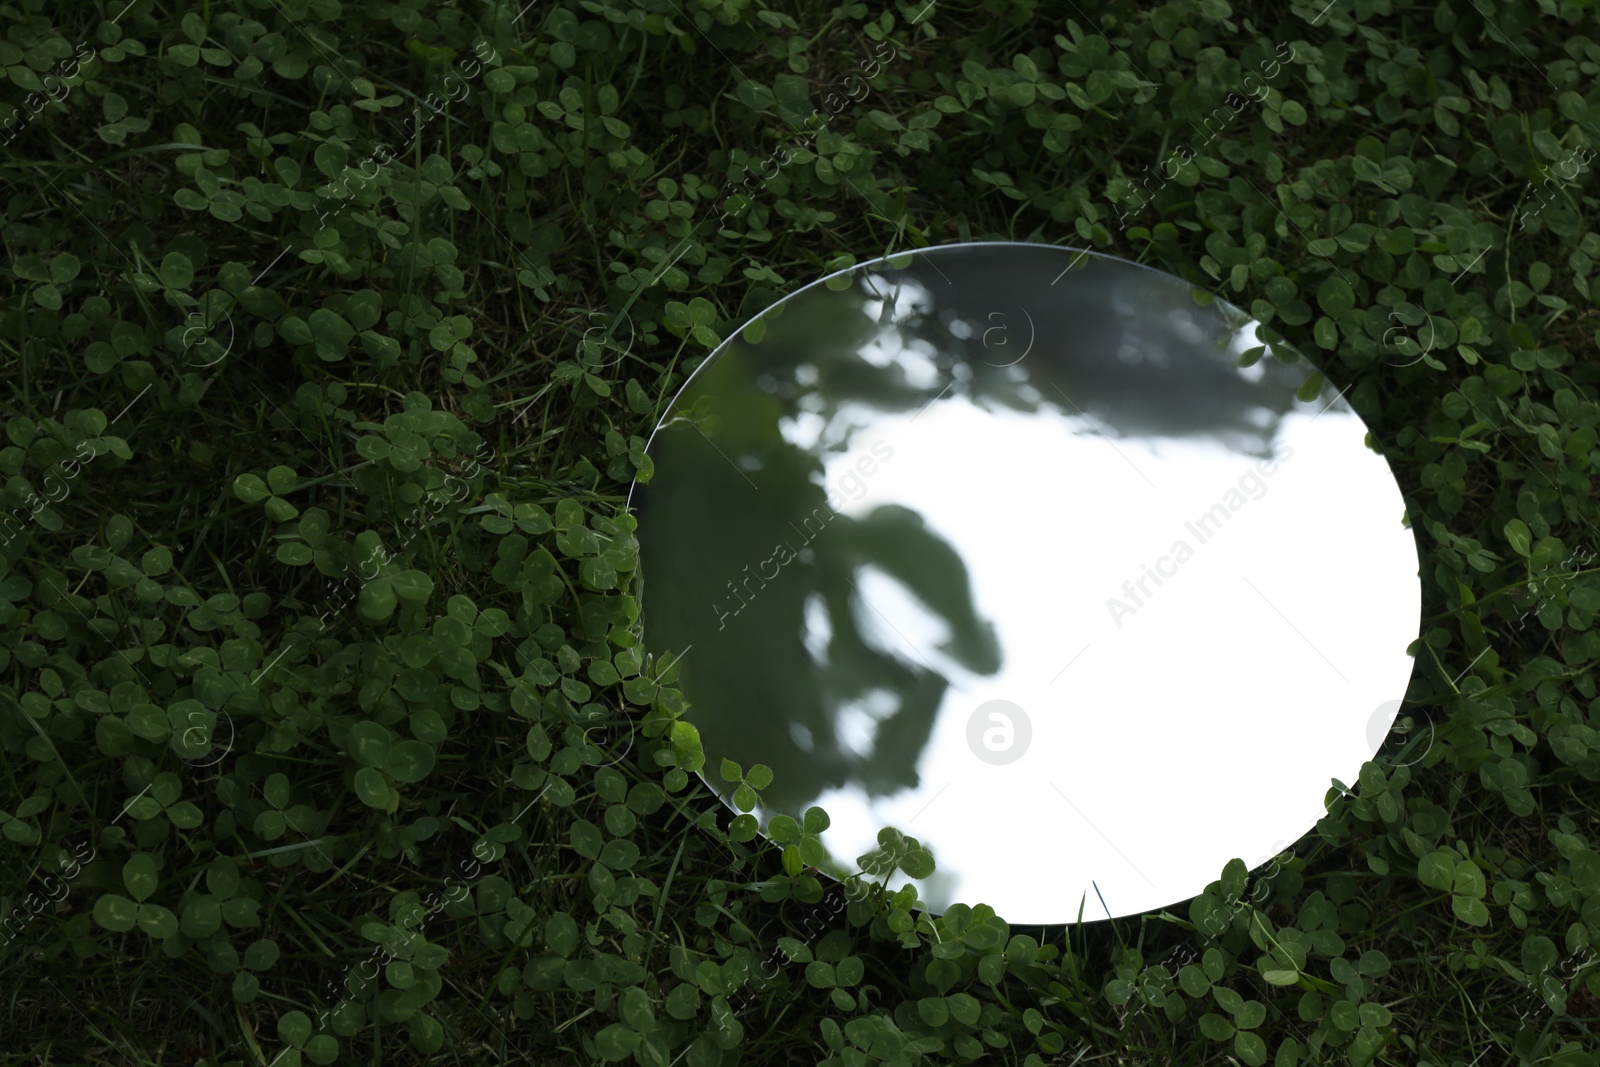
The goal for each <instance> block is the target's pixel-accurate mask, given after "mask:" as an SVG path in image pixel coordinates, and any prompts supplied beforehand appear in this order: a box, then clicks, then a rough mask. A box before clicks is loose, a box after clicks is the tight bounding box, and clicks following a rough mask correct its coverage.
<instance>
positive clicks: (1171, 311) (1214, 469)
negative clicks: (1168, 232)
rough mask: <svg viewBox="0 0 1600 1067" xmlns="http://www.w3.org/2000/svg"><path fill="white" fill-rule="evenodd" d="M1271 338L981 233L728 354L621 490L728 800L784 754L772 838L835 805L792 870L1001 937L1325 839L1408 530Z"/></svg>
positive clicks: (1119, 266) (844, 278) (690, 388)
mask: <svg viewBox="0 0 1600 1067" xmlns="http://www.w3.org/2000/svg"><path fill="white" fill-rule="evenodd" d="M1256 328H1257V323H1256V322H1255V321H1254V320H1253V319H1252V318H1251V317H1250V316H1249V315H1248V314H1247V313H1245V312H1243V311H1241V310H1239V309H1238V308H1235V307H1233V306H1232V305H1229V304H1227V303H1226V302H1224V301H1222V300H1220V299H1218V298H1216V297H1214V296H1212V295H1210V294H1208V293H1206V292H1203V291H1201V290H1198V289H1196V288H1195V287H1194V286H1192V285H1190V284H1189V283H1187V282H1185V281H1182V280H1181V279H1179V278H1176V277H1173V276H1171V275H1168V274H1164V273H1162V272H1160V271H1156V270H1152V269H1150V268H1147V267H1143V266H1139V265H1137V264H1134V263H1131V262H1127V261H1125V260H1120V259H1116V258H1112V257H1108V256H1104V255H1099V254H1095V253H1089V252H1085V251H1079V250H1074V249H1067V248H1058V247H1053V246H1045V245H1033V244H1017V243H978V244H963V245H948V246H941V247H935V248H928V249H922V250H918V251H916V252H913V253H908V254H901V255H895V256H891V257H887V258H883V259H878V260H874V261H871V262H868V263H863V264H860V265H858V266H855V267H852V268H849V269H847V270H844V271H841V272H839V273H836V274H833V275H830V276H828V277H826V278H823V279H821V280H820V281H817V282H815V283H814V284H811V285H809V286H807V287H805V288H804V289H801V290H800V291H798V292H796V293H794V294H792V295H790V296H788V297H785V298H784V299H782V300H780V301H779V302H778V303H776V304H774V305H773V306H771V307H770V308H768V309H767V310H766V311H764V312H762V313H761V314H760V315H759V316H757V317H756V318H755V319H753V320H752V321H751V322H750V323H749V324H748V325H746V326H745V327H744V328H743V329H742V330H741V331H740V332H739V333H738V334H736V335H735V336H733V337H731V338H729V339H728V340H727V341H726V342H725V343H724V344H723V345H722V346H721V347H719V348H718V349H717V350H716V352H714V353H713V354H712V355H711V357H710V358H708V359H707V360H706V361H705V363H704V364H703V365H702V366H701V367H700V368H699V369H698V370H697V371H696V372H695V373H694V374H693V375H692V376H691V377H690V379H689V381H688V382H687V383H686V384H685V385H684V387H683V389H682V390H681V391H680V392H679V394H678V395H677V397H675V398H674V400H673V402H672V403H671V405H670V407H669V408H668V409H667V411H666V412H665V414H664V416H663V417H662V419H661V421H660V424H659V426H658V427H657V429H656V431H655V433H654V435H653V436H652V438H651V440H650V443H649V446H648V452H649V454H650V456H651V457H652V459H653V461H654V476H653V478H652V479H651V480H650V481H649V482H648V484H645V483H638V484H636V485H635V486H634V489H633V492H632V493H631V494H630V500H629V503H630V506H632V507H633V508H634V509H635V511H636V514H637V518H638V522H639V528H638V534H637V536H638V538H639V545H640V553H641V569H640V573H641V577H642V582H643V587H642V599H641V606H642V610H643V620H644V636H645V642H646V647H647V648H648V649H649V650H650V651H651V652H653V653H655V654H656V655H657V656H658V657H660V658H662V659H666V660H672V661H676V662H677V664H678V667H677V670H678V682H677V684H678V687H679V688H680V689H681V690H682V692H683V694H684V697H685V698H686V700H687V701H688V705H689V707H688V710H687V711H686V712H685V713H684V718H685V719H686V720H687V721H688V722H690V723H692V724H693V725H694V726H695V727H696V728H697V729H698V731H699V734H700V739H701V743H702V746H703V748H704V750H705V754H706V763H705V765H704V767H703V768H702V769H701V771H700V774H701V777H702V778H703V779H704V780H705V781H706V782H707V784H708V785H710V786H711V787H712V788H713V789H714V790H715V791H716V792H717V793H718V795H720V796H721V797H722V798H723V800H724V802H725V803H727V804H728V805H729V807H730V808H734V807H735V790H736V783H734V782H728V781H724V780H723V777H722V775H721V773H720V769H721V766H722V761H723V760H725V759H726V760H732V761H734V762H736V763H738V764H739V765H740V767H741V768H742V769H743V770H745V771H748V770H749V769H750V768H752V767H753V766H754V765H757V764H765V765H766V766H768V767H770V768H771V771H772V778H771V781H770V783H766V784H765V786H764V788H760V789H759V793H758V798H757V799H756V803H755V806H754V807H753V808H752V814H753V815H754V816H755V817H756V818H757V819H758V820H759V823H760V826H761V829H762V832H763V833H766V832H767V831H768V829H769V826H770V823H771V820H772V819H773V818H774V817H775V816H779V815H787V816H789V817H791V818H793V819H795V820H796V821H798V822H801V823H803V822H804V815H805V812H806V811H807V809H808V808H810V807H812V806H819V807H821V808H823V809H825V810H826V812H827V814H828V816H829V818H830V820H831V825H830V826H829V827H828V828H827V829H826V831H825V832H822V833H820V834H815V833H808V834H806V844H805V845H804V849H803V852H804V855H805V858H806V860H807V862H808V863H809V864H811V865H813V866H815V867H817V868H819V869H821V870H823V871H825V872H827V873H828V874H831V875H833V876H835V877H844V876H847V875H849V874H850V873H853V872H856V871H859V870H862V869H863V867H865V868H866V869H867V870H869V871H870V872H878V873H880V875H881V877H882V879H884V880H886V882H887V884H888V886H889V887H890V888H891V889H892V888H897V887H899V886H901V885H904V884H905V883H906V882H908V881H914V882H915V884H916V887H917V893H918V896H919V900H920V906H922V907H924V908H926V909H927V910H929V911H931V912H934V913H936V914H937V913H942V912H943V911H944V910H945V909H946V908H948V907H949V906H950V905H951V904H952V903H955V902H957V901H960V902H964V903H966V904H978V903H986V904H989V905H991V906H992V907H994V908H995V910H996V912H997V913H999V914H1000V915H1001V916H1002V917H1004V918H1005V919H1007V920H1008V921H1011V922H1015V923H1030V924H1050V923H1066V922H1073V921H1077V920H1078V918H1079V916H1080V911H1081V914H1082V917H1083V918H1084V919H1090V918H1099V917H1116V916H1124V915H1134V914H1138V913H1140V912H1145V911H1150V910H1154V909H1158V908H1161V907H1164V906H1168V905H1173V904H1177V903H1180V902H1182V901H1185V900H1188V899H1189V898H1191V897H1193V896H1195V895H1197V894H1198V893H1200V892H1202V891H1203V890H1204V889H1205V887H1206V885H1207V884H1209V883H1210V882H1212V881H1214V880H1216V879H1217V877H1218V876H1219V874H1220V873H1221V870H1222V867H1223V866H1224V864H1226V863H1227V861H1228V860H1229V859H1230V858H1232V857H1236V856H1237V857H1241V858H1243V859H1244V861H1245V862H1246V863H1248V864H1250V865H1252V866H1259V865H1261V864H1263V863H1265V862H1266V861H1267V860H1269V859H1270V858H1272V857H1273V856H1274V855H1275V854H1277V853H1278V852H1280V851H1281V850H1282V849H1284V848H1285V847H1286V846H1288V845H1290V844H1292V843H1293V842H1294V841H1296V840H1297V839H1298V838H1300V837H1301V836H1302V835H1304V834H1305V833H1307V832H1308V831H1309V830H1311V829H1312V827H1313V826H1314V824H1315V823H1316V821H1317V820H1318V819H1319V818H1321V816H1322V815H1323V814H1324V811H1325V808H1324V804H1323V802H1324V797H1325V794H1326V793H1327V791H1328V789H1329V788H1330V784H1331V782H1332V780H1333V779H1336V778H1337V779H1339V780H1340V781H1342V782H1351V781H1353V780H1354V778H1355V777H1356V774H1357V772H1358V771H1359V770H1360V768H1361V765H1362V763H1363V762H1365V761H1366V760H1368V759H1370V758H1372V756H1373V755H1374V754H1375V753H1376V751H1377V749H1378V748H1379V746H1380V745H1381V744H1382V742H1383V740H1384V738H1385V736H1386V735H1387V733H1388V732H1389V729H1390V726H1391V723H1392V722H1393V720H1394V718H1395V713H1396V712H1397V711H1398V709H1399V707H1400V700H1401V698H1402V697H1403V696H1404V694H1405V691H1406V687H1407V684H1408V682H1409V679H1410V676H1411V667H1412V660H1411V658H1410V657H1409V656H1408V655H1407V653H1406V648H1407V646H1408V645H1409V644H1410V643H1411V642H1412V640H1414V639H1415V637H1416V635H1417V631H1418V625H1419V613H1420V608H1421V593H1420V587H1419V582H1418V571H1417V552H1416V545H1415V543H1414V541H1413V538H1412V535H1411V532H1410V530H1409V528H1408V527H1407V525H1406V524H1405V519H1404V512H1405V505H1404V502H1403V500H1402V498H1401V495H1400V491H1399V489H1398V487H1397V486H1396V484H1395V481H1394V478H1393V476H1392V475H1391V473H1390V471H1389V467H1388V464H1387V463H1386V462H1385V460H1384V459H1383V458H1382V457H1381V456H1380V455H1378V454H1377V453H1376V452H1375V451H1373V450H1372V449H1371V448H1369V447H1368V446H1367V444H1366V441H1365V437H1366V427H1365V426H1364V425H1363V424H1362V422H1361V420H1360V418H1358V417H1357V416H1356V414H1355V413H1354V411H1352V410H1351V408H1350V406H1349V405H1348V404H1347V403H1346V402H1345V400H1344V399H1343V397H1342V394H1341V393H1340V391H1339V390H1338V389H1336V388H1334V387H1333V386H1332V385H1325V384H1324V385H1320V388H1319V383H1320V379H1319V378H1316V377H1315V375H1314V371H1313V368H1312V367H1311V366H1310V365H1309V364H1307V363H1306V362H1305V361H1304V359H1303V358H1302V357H1300V356H1298V355H1297V354H1294V353H1292V352H1289V351H1287V350H1286V349H1283V348H1281V347H1280V348H1277V349H1274V348H1273V347H1271V346H1266V345H1264V344H1263V343H1262V342H1261V341H1260V340H1258V339H1257V337H1256ZM753 784H755V785H761V784H762V783H761V782H760V781H759V780H758V781H757V782H755V783H753ZM739 799H740V800H741V801H743V802H744V803H750V801H751V800H752V796H751V794H750V793H749V792H748V791H746V793H745V795H744V796H742V797H740V798H739ZM735 810H737V808H735ZM814 827H815V823H813V828H814ZM886 828H888V829H889V831H890V832H887V833H882V831H885V829H886ZM784 829H785V833H786V836H787V833H789V832H792V831H793V829H794V828H793V827H792V826H789V825H788V824H787V821H785V827H784ZM803 829H804V827H803V826H802V830H803ZM864 856H865V857H869V858H868V860H867V861H866V863H863V861H862V857H864ZM930 857H931V860H932V864H931V865H930V863H929V858H930ZM891 865H892V867H893V869H892V871H890V870H888V868H889V867H890V866H891ZM930 866H932V867H933V869H932V870H931V871H930V870H929V867H930ZM913 876H915V877H913ZM1085 902H1087V905H1088V906H1087V907H1085V906H1084V905H1085Z"/></svg>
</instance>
